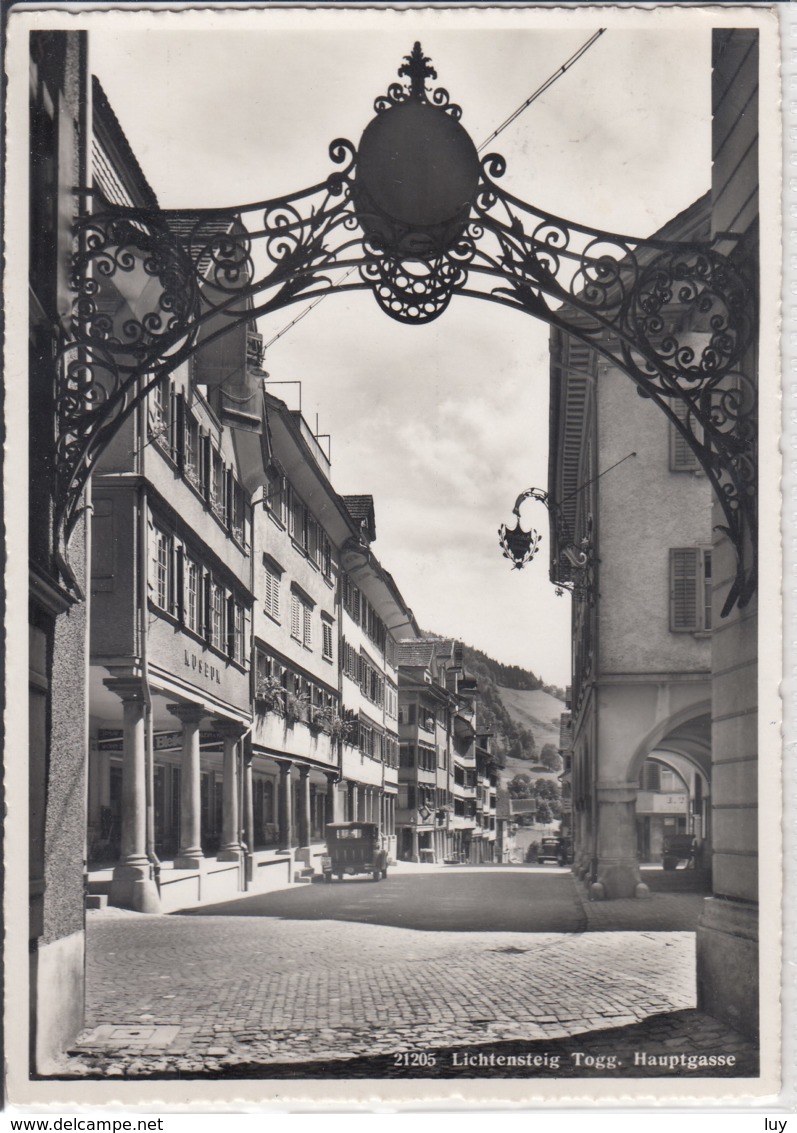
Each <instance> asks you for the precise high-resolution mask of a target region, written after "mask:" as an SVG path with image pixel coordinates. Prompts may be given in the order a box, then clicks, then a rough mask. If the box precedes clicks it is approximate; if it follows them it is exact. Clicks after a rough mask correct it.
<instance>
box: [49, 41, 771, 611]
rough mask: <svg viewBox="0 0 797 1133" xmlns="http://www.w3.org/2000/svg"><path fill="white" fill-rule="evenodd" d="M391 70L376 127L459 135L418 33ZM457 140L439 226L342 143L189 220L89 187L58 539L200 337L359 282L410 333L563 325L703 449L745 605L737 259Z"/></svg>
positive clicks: (62, 381)
mask: <svg viewBox="0 0 797 1133" xmlns="http://www.w3.org/2000/svg"><path fill="white" fill-rule="evenodd" d="M399 77H400V78H402V77H405V78H408V79H409V84H408V86H405V85H403V84H401V83H394V84H392V85H391V86H390V87H389V88H388V91H387V94H386V95H384V96H382V97H380V98H379V99H377V102H376V110H377V119H375V120H374V122H375V123H376V122H378V120H379V119H380V118H385V119H386V118H387V117H389V112H390V111H392V110H396V111H397V113H398V114H399V115H402V114H404V113H405V112H404V110H397V108H401V107H403V106H406V105H408V104H409V103H412V102H413V101H414V103H415V104H418V105H423V106H424V107H425V108H426V109H425V110H424V111H423V112H424V113H427V111H428V112H429V113H431V114H432V115H434V113H435V111H439V112H440V114H441V115H444V116H446V117H447V118H449V119H452V120H453V121H451V122H448V123H447V124H446V126H445V130H446V131H448V134H447V135H446V136H448V137H454V135H458V134H461V133H463V131H462V128H461V126H460V125H459V118H460V115H461V111H460V108H459V107H458V106H455V105H454V104H452V103H451V102H450V100H449V97H448V93H447V92H446V91H445V90H442V89H437V90H434V91H432V92H431V93H429V92H427V89H426V80H427V79H436V78H437V75H436V72H435V71H434V69H433V68H432V67H431V64H430V61H429V59H428V58H427V57H426V56H424V55H423V52H422V50H421V47H420V44H417V43H416V44H415V46H414V48H413V51H412V52H411V54H410V55H409V56H407V57H406V58H405V61H404V65H403V66H402V67H401V68H400V70H399ZM416 109H417V107H416ZM414 112H415V111H413V113H414ZM372 125H373V124H372ZM369 128H370V127H369ZM363 136H364V137H365V135H363ZM461 142H462V139H461V138H458V137H457V138H455V140H454V142H453V143H452V144H455V145H460V143H461ZM466 142H467V145H466V146H465V150H462V149H460V151H459V152H460V156H463V154H464V157H463V162H464V165H463V168H464V169H465V172H466V179H467V178H468V177H470V176H471V173H472V176H473V182H474V186H475V187H474V189H473V192H472V194H471V195H470V197H469V199H468V201H467V202H466V205H465V206H464V208H463V209H455V210H454V211H453V212H451V214H450V216H448V215H447V216H446V217H445V218H444V219H443V221H442V222H440V223H434V224H426V225H424V224H421V225H415V224H412V223H407V222H406V221H405V220H396V219H395V218H392V217H391V216H390V215H388V214H386V212H385V210H384V209H382V208H378V207H377V206H376V205H375V204H374V203H373V200H372V198H371V197H369V193H368V186H367V185H365V184H363V183H362V181H361V182H359V183H358V181H357V174H358V162H359V161H360V156H361V155H360V154H358V152H357V150H356V149H355V147H354V146H353V145H352V143H351V142H349V141H346V140H345V139H337V140H336V141H334V142H333V143H332V145H331V146H330V150H329V154H330V158H331V159H332V161H333V163H334V164H335V165H336V166H338V167H340V168H338V169H336V170H334V171H333V172H332V173H330V175H329V176H328V177H327V178H326V179H324V180H323V181H321V182H319V183H318V184H316V185H314V186H312V187H311V188H309V189H305V190H303V191H301V192H298V193H295V194H293V195H291V196H284V197H280V198H276V199H274V200H266V201H260V202H256V203H253V204H249V205H243V206H236V207H234V208H229V209H202V210H194V211H188V212H186V211H177V210H157V209H152V208H150V209H146V208H130V207H123V206H117V205H112V204H109V203H108V202H106V201H104V200H102V199H101V198H100V197H99V196H94V197H93V198H92V200H91V213H90V215H88V216H86V217H84V218H83V219H82V220H81V221H80V222H79V223H78V226H77V229H76V233H75V259H74V273H73V286H74V305H73V311H72V315H71V317H70V318H69V319H68V320H67V321H66V323H65V325H64V328H63V330H64V334H63V342H62V347H61V352H60V356H59V430H58V442H57V479H58V494H57V501H56V525H57V530H58V531H59V532H60V534H61V538H62V542H63V541H66V540H68V536H69V532H70V530H71V526H72V524H73V522H74V518H75V515H76V514H77V511H78V508H79V501H80V496H81V493H82V489H83V487H84V486H85V483H86V480H87V478H88V476H89V474H90V472H91V470H92V468H93V467H94V464H95V462H96V459H97V457H98V455H99V453H100V452H101V451H102V449H103V447H104V446H105V444H106V443H107V440H108V439H109V437H110V436H111V435H112V434H113V431H114V430H115V429H116V428H118V426H119V424H120V423H121V422H122V421H123V420H124V419H125V417H126V416H127V415H128V414H129V413H130V412H132V409H133V408H134V406H135V404H136V403H137V402H138V401H139V400H140V399H141V397H143V396H144V395H145V393H146V392H147V391H148V390H149V389H151V388H152V386H154V385H155V383H156V382H158V381H159V380H160V379H161V378H162V377H164V376H165V375H167V374H168V373H170V372H171V371H172V370H173V369H175V368H176V367H177V366H178V365H180V364H181V363H182V362H184V361H186V360H187V359H188V358H190V357H191V355H192V354H193V353H194V352H195V351H196V350H197V349H198V348H199V347H200V346H202V345H205V344H208V343H209V342H212V341H213V340H214V339H216V338H218V337H219V336H221V335H223V334H225V333H226V332H227V331H229V330H230V329H231V328H232V327H234V326H236V325H239V324H240V323H241V322H250V321H253V320H255V319H258V318H260V317H262V316H266V315H269V314H271V313H273V312H276V311H278V310H280V309H282V308H284V307H286V306H288V305H289V304H291V303H294V302H297V301H300V300H310V299H313V298H316V297H318V296H321V295H324V294H329V293H331V292H344V291H350V290H362V289H370V290H371V291H372V292H373V295H374V297H375V299H376V301H377V303H378V304H379V306H380V308H381V309H382V310H383V311H384V312H385V313H386V314H388V315H389V316H390V317H391V318H394V319H397V320H398V321H400V322H404V323H411V324H418V323H427V322H430V321H432V320H433V319H436V318H438V317H439V316H440V315H441V314H442V313H443V312H444V311H445V310H446V308H447V307H448V305H449V303H450V302H451V300H452V298H453V297H454V296H455V295H463V296H468V297H472V298H479V299H483V300H488V301H490V302H495V303H499V304H502V305H504V306H509V307H511V308H514V309H517V310H520V311H523V312H524V313H526V314H531V315H534V316H535V317H538V318H540V319H543V320H544V321H546V322H547V323H549V324H550V325H552V326H556V327H559V328H560V329H561V330H563V331H565V332H567V333H568V334H570V335H572V336H574V337H576V338H578V339H579V340H581V341H582V342H585V343H587V344H588V345H589V346H591V347H592V348H594V350H595V351H596V353H597V354H599V355H601V356H603V357H604V358H606V359H607V360H608V361H609V362H611V363H612V364H614V365H616V366H617V367H619V368H620V369H621V370H623V371H624V372H625V373H626V374H628V376H629V377H630V378H631V379H632V381H633V382H634V383H635V384H636V386H637V389H638V391H639V392H640V393H641V394H642V395H643V396H645V397H648V398H650V399H652V400H653V401H655V402H656V403H657V404H658V406H659V407H660V408H661V409H662V411H663V412H664V413H665V414H666V415H667V416H668V417H669V419H670V420H671V421H672V423H673V427H674V428H675V429H677V430H678V431H679V432H680V433H681V435H682V436H683V437H684V438H685V440H686V441H687V443H688V444H689V445H690V446H691V448H692V449H693V450H694V452H695V453H696V455H697V457H698V459H699V461H700V463H701V466H702V467H703V469H704V470H705V472H706V475H707V476H708V478H709V479H710V481H711V484H712V486H713V488H714V491H715V495H716V498H717V499H718V501H719V503H720V506H721V508H722V511H723V514H724V517H725V525H724V526H725V530H726V532H727V534H728V536H729V538H730V539H731V541H732V543H733V545H734V547H735V548H736V552H737V557H738V572H737V579H736V584H735V586H734V587H733V589H732V591H731V594H730V595H729V598H728V602H727V603H726V610H725V612H727V611H728V610H729V609H730V608H732V606H733V605H734V604H735V603H736V602H738V603H739V604H740V605H744V604H745V603H746V602H747V601H748V600H749V598H750V596H751V594H752V593H753V591H754V589H755V531H756V515H755V513H756V456H755V437H756V419H755V386H754V383H753V381H752V380H751V379H750V377H749V376H748V375H747V374H746V373H745V365H746V359H747V357H748V354H749V352H750V351H751V349H752V345H753V344H754V340H755V333H756V312H755V302H754V298H753V295H754V288H753V286H752V284H751V282H750V280H748V279H747V278H746V276H745V272H744V270H743V269H742V268H741V267H740V266H739V265H737V264H736V263H734V262H733V260H731V259H729V258H728V257H726V256H723V255H721V254H720V253H719V251H718V250H717V249H716V248H714V247H712V246H710V245H708V244H706V243H683V242H670V241H667V240H663V239H650V240H645V239H637V238H634V237H630V236H623V235H619V234H617V233H611V232H604V231H600V230H597V229H591V228H588V227H585V226H583V225H578V224H574V223H571V222H570V221H567V220H564V219H562V218H560V217H557V216H554V215H552V214H549V213H546V212H544V211H542V210H539V209H536V208H534V207H533V206H531V205H528V204H526V203H525V202H523V201H522V200H520V199H519V198H518V197H515V196H513V195H512V194H510V193H508V192H506V191H505V190H504V189H503V187H502V186H501V185H500V184H499V181H500V179H501V178H502V177H503V175H504V173H505V172H506V162H505V161H504V159H503V158H502V157H501V156H500V155H499V154H494V153H493V154H489V155H488V156H486V157H485V158H484V159H483V160H481V161H479V159H478V157H476V156H475V148H474V147H473V146H472V142H470V140H469V139H466ZM468 146H469V147H470V151H472V155H473V156H469V153H470V151H467V147H468ZM466 151H467V152H466ZM471 161H472V162H473V166H471V165H469V164H468V162H471ZM676 403H680V405H681V406H685V407H686V410H685V412H684V411H678V412H677V411H676V408H674V407H676Z"/></svg>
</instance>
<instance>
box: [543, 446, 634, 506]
mask: <svg viewBox="0 0 797 1133" xmlns="http://www.w3.org/2000/svg"><path fill="white" fill-rule="evenodd" d="M632 456H636V453H635V452H627V453H626V454H625V456H624V457H622V459H621V460H618V461H616V462H615V463H614V464H610V465H609V467H608V468H604V470H603V472H599V473H598V475H597V476H593V477H592V479H591V480H587V482H586V483H585V484H582V485H581V487H580V488H576V490H575V491H574V492H571V493H570V495H569V496H565V498H564V499H563V500H561V502H560V504H559V506H560V507H561V506H562V504H566V503H567V501H568V500H572V499H573V497H574V496H577V495H578V494H579V493H580V492H583V491H584V489H585V488H588V487H589V486H590V484H594V483H595V481H596V480H600V478H601V476H605V475H606V473H607V472H611V470H612V469H613V468H616V467H617V465H618V464H622V463H623V461H624V460H628V459H629V457H632Z"/></svg>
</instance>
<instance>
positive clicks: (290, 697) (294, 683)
mask: <svg viewBox="0 0 797 1133" xmlns="http://www.w3.org/2000/svg"><path fill="white" fill-rule="evenodd" d="M255 666H256V667H255V699H256V700H261V701H263V702H265V703H266V705H267V707H268V708H269V709H270V710H271V711H277V712H280V713H282V714H288V715H291V716H293V717H294V718H295V719H298V720H304V721H312V720H314V719H315V718H316V716H318V718H319V719H323V720H324V726H325V728H326V729H327V730H328V728H329V726H330V725H331V722H332V719H333V717H334V716H335V715H336V714H337V712H338V708H339V699H338V697H337V696H336V695H334V694H333V693H331V692H330V691H329V689H327V688H324V686H323V685H321V684H318V683H317V682H316V681H313V680H312V679H311V678H309V677H306V676H305V675H304V674H303V673H299V672H297V671H296V669H294V668H292V667H291V666H290V665H288V664H286V663H285V662H284V661H282V660H281V659H280V658H278V657H275V656H274V655H273V654H271V653H268V652H266V650H264V649H261V648H260V647H258V648H257V650H256V651H255ZM319 713H320V715H319Z"/></svg>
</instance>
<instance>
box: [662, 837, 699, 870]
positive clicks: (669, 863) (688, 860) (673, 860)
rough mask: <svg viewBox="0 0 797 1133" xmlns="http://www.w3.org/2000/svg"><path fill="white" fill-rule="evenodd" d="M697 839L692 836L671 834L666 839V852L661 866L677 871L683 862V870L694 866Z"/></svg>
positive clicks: (663, 854)
mask: <svg viewBox="0 0 797 1133" xmlns="http://www.w3.org/2000/svg"><path fill="white" fill-rule="evenodd" d="M694 857H695V839H694V837H693V836H692V835H691V834H670V836H669V837H667V838H665V839H664V852H663V853H662V858H661V864H662V866H663V867H664V869H677V868H678V866H679V864H680V863H681V862H683V863H684V865H683V866H682V867H681V868H682V869H688V868H689V867H690V866H694V864H695V863H694Z"/></svg>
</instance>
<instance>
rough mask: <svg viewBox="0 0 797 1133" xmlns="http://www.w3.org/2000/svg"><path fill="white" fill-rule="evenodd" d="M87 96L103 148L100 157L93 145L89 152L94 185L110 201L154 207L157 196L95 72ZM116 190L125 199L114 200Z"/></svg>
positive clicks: (94, 127) (95, 129)
mask: <svg viewBox="0 0 797 1133" xmlns="http://www.w3.org/2000/svg"><path fill="white" fill-rule="evenodd" d="M91 99H92V111H93V116H94V123H93V129H94V133H95V136H96V137H97V140H98V141H99V143H100V147H101V150H103V151H105V156H103V154H102V153H100V152H99V151H98V150H97V148H96V147H95V149H94V153H93V155H92V160H93V166H94V169H93V173H94V178H95V181H96V183H97V186H98V187H99V188H100V189H101V191H102V192H103V194H104V195H105V196H106V197H107V198H108V201H109V203H110V204H118V205H128V204H134V205H139V206H144V207H145V208H157V207H158V198H157V197H156V195H155V191H154V190H153V188H152V186H151V185H150V183H149V181H147V179H146V177H145V176H144V172H143V170H142V168H141V166H140V165H139V163H138V158H137V157H136V155H135V154H134V153H133V149H132V147H131V145H130V143H129V142H128V140H127V138H126V136H125V132H124V130H123V129H122V127H121V125H120V124H119V119H118V118H117V117H116V114H115V113H114V109H113V107H112V106H111V104H110V102H109V101H108V96H107V95H106V93H105V91H104V90H103V89H102V84H101V83H100V80H99V79H98V78H97V76H96V75H92V76H91ZM106 156H107V159H109V160H110V162H111V165H110V166H108V165H107V164H106ZM120 193H121V196H122V197H125V196H127V197H128V198H129V199H127V200H125V199H117V200H114V198H115V197H119V196H120Z"/></svg>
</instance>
